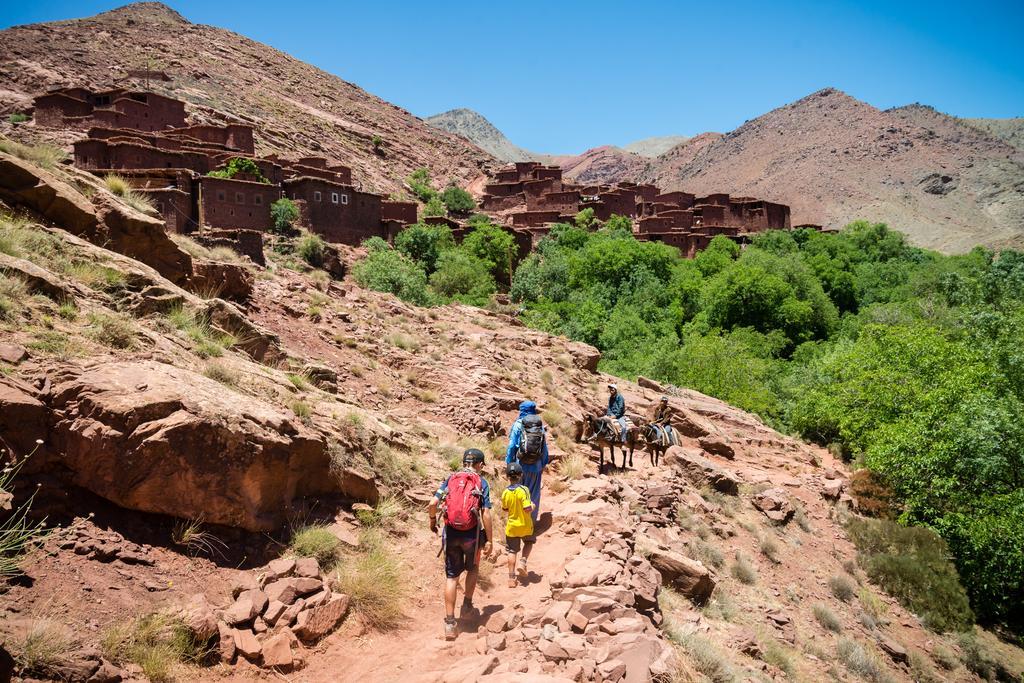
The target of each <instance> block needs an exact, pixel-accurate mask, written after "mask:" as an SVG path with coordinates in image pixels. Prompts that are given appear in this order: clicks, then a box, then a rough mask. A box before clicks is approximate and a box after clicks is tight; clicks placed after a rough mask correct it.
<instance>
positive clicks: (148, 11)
mask: <svg viewBox="0 0 1024 683" xmlns="http://www.w3.org/2000/svg"><path fill="white" fill-rule="evenodd" d="M96 18H102V19H128V20H132V21H142V22H145V23H169V22H173V23H179V24H190V23H192V22H190V21H189V20H188V19H186V18H185V17H183V16H182V15H181V14H179V13H178V12H177V11H176V10H175V9H173V8H172V7H169V6H167V5H165V4H164V3H162V2H133V3H129V4H127V5H122V6H121V7H117V8H115V9H112V10H109V11H107V12H101V13H99V14H97V15H96Z"/></svg>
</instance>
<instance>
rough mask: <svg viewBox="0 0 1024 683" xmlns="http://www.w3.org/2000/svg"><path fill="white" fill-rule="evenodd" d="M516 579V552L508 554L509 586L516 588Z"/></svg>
mask: <svg viewBox="0 0 1024 683" xmlns="http://www.w3.org/2000/svg"><path fill="white" fill-rule="evenodd" d="M518 583H519V582H518V581H517V580H516V553H513V552H509V554H508V587H509V588H515V587H516V586H517V585H518Z"/></svg>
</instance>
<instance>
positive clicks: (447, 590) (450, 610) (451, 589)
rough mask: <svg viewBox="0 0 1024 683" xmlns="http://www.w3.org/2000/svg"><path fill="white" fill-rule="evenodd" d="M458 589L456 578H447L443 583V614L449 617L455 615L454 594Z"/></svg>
mask: <svg viewBox="0 0 1024 683" xmlns="http://www.w3.org/2000/svg"><path fill="white" fill-rule="evenodd" d="M458 590H459V580H458V579H448V580H447V581H446V582H445V584H444V615H445V616H446V617H448V618H449V619H452V618H454V617H455V596H456V593H458Z"/></svg>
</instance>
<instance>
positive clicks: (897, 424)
mask: <svg viewBox="0 0 1024 683" xmlns="http://www.w3.org/2000/svg"><path fill="white" fill-rule="evenodd" d="M586 222H587V217H586V216H580V217H579V223H580V225H566V224H563V225H558V226H556V227H555V228H554V229H553V230H552V232H551V234H550V235H549V236H548V237H546V238H545V239H544V240H542V241H541V243H540V244H539V245H538V248H537V250H536V252H535V253H533V254H531V255H530V256H529V257H528V258H527V259H525V260H524V261H523V262H522V263H521V264H520V265H519V267H518V268H517V269H516V271H515V275H514V277H513V279H512V281H511V286H510V288H509V291H510V294H511V298H512V299H513V300H514V301H516V302H521V303H522V304H524V305H525V312H524V320H525V321H526V322H527V324H529V325H531V326H533V327H536V328H539V329H542V330H545V331H548V332H552V333H555V334H561V335H565V336H568V337H570V338H572V339H576V340H579V341H584V342H587V343H589V344H593V345H595V346H597V347H598V348H599V349H601V351H602V353H603V359H602V369H603V370H605V371H607V372H609V373H612V374H616V375H619V376H622V377H628V378H635V377H637V376H638V375H644V376H648V377H652V378H655V379H657V380H660V381H664V382H668V383H671V384H675V385H679V386H686V387H690V388H693V389H696V390H698V391H701V392H704V393H707V394H710V395H712V396H715V397H717V398H720V399H723V400H725V401H727V402H729V403H732V404H734V405H737V406H740V407H742V408H744V409H747V410H750V411H752V412H755V413H757V414H758V415H760V416H761V417H762V418H763V419H765V420H766V421H768V422H769V423H771V424H773V425H774V426H776V427H778V428H780V429H782V430H784V431H790V432H794V433H798V434H799V435H801V436H803V437H804V438H806V439H809V440H812V441H815V442H818V443H821V444H823V445H831V446H833V448H835V449H838V452H840V453H842V454H843V455H844V457H846V458H848V459H853V460H854V461H855V463H856V464H858V465H863V466H864V467H866V468H869V469H870V470H871V471H872V472H874V473H875V474H876V475H878V476H877V479H878V480H879V481H880V482H881V483H882V484H883V486H884V488H885V489H890V490H889V491H887V494H888V495H890V496H891V498H892V508H891V509H890V508H889V507H888V506H886V505H883V506H882V507H881V508H880V512H881V513H882V515H883V516H892V517H896V518H898V521H900V522H902V523H904V524H908V525H925V526H928V527H931V528H932V529H933V530H935V531H937V532H938V533H939V534H940V535H941V536H942V538H943V539H945V541H946V543H948V551H946V550H945V549H944V548H942V549H940V551H939V554H940V555H941V554H942V553H945V552H951V553H952V555H953V557H954V558H955V561H956V565H957V567H958V569H959V571H960V574H961V576H962V578H963V583H964V586H965V588H966V590H967V593H968V595H969V596H970V599H971V605H972V607H973V609H974V611H975V612H976V614H977V615H978V617H979V618H980V619H981V620H983V621H987V622H1001V623H1005V624H1010V625H1012V626H1013V627H1014V628H1015V629H1017V630H1018V631H1019V630H1020V628H1021V618H1022V612H1021V603H1020V600H1019V596H1020V592H1021V590H1022V588H1024V585H1022V578H1021V577H1022V576H1024V461H1022V453H1024V254H1021V253H1019V252H1016V251H1011V250H1006V251H1002V252H1000V253H993V252H991V251H988V250H986V249H983V248H977V249H975V250H974V251H972V252H971V253H970V254H967V255H963V256H943V255H941V254H938V253H936V252H932V251H927V250H924V249H919V248H916V247H912V246H910V245H908V244H907V242H906V240H905V238H904V236H903V235H901V234H900V233H898V232H895V231H893V230H890V229H889V228H888V227H886V226H885V225H882V224H870V223H866V222H857V223H852V224H850V225H849V226H848V227H847V228H846V229H845V230H843V231H842V232H841V233H819V232H816V231H813V230H797V231H794V232H790V233H785V232H771V233H767V234H764V235H762V236H760V237H758V238H757V239H756V240H755V242H754V244H753V245H752V246H750V247H749V248H747V249H745V250H742V251H741V250H740V248H739V247H738V246H737V245H736V244H735V243H734V242H732V241H730V240H729V239H727V238H725V237H717V238H715V240H714V241H713V242H712V243H711V246H710V247H709V248H708V249H707V250H705V251H704V252H702V253H701V254H700V255H699V256H698V257H697V258H695V259H693V260H686V259H683V258H681V257H680V255H679V253H678V251H677V250H676V249H675V248H673V247H669V246H666V245H663V244H660V243H656V242H639V241H637V240H636V239H634V237H633V236H632V234H631V232H630V230H629V221H628V220H627V219H623V218H619V217H613V218H612V220H610V221H608V222H607V223H606V224H605V225H604V226H603V227H601V229H599V230H597V231H594V232H590V231H588V230H587V229H585V227H582V226H585V224H586ZM492 229H493V228H492V226H487V225H486V224H485V223H481V224H480V225H479V226H478V228H477V232H476V233H474V234H473V235H471V237H470V238H469V239H467V241H466V243H465V244H464V245H463V246H462V247H458V248H456V247H455V246H454V243H453V242H451V240H450V235H446V234H445V233H444V228H443V227H440V228H439V227H436V226H414V227H413V228H410V229H408V230H407V231H406V232H405V233H403V234H401V235H400V236H399V238H398V240H397V241H396V243H397V245H398V246H397V249H396V250H389V249H386V248H384V247H383V245H380V246H378V247H374V248H372V249H371V252H372V253H371V255H370V257H369V259H368V260H367V261H364V262H363V263H362V264H361V265H360V266H357V270H356V277H357V279H361V281H362V282H363V283H364V284H366V285H368V286H371V287H376V288H380V289H387V290H388V291H392V292H395V293H397V294H399V295H400V296H403V297H404V298H406V299H407V300H410V301H414V302H416V303H420V304H425V303H431V302H439V301H446V300H451V299H452V298H456V299H459V300H461V301H463V302H465V303H474V304H478V305H479V304H483V303H485V302H486V300H487V298H488V296H489V295H490V293H492V292H494V291H495V290H496V289H497V288H498V285H499V281H498V280H496V279H495V278H494V274H495V273H496V272H498V273H500V272H501V271H503V270H504V268H505V267H506V264H505V263H502V264H500V265H497V264H495V261H494V256H493V254H494V253H498V254H500V253H502V248H503V247H501V246H498V247H496V248H495V247H494V245H493V244H492V252H491V254H492V255H491V256H490V257H488V256H486V254H485V249H484V248H483V247H482V246H481V245H483V244H490V242H488V241H487V238H486V235H487V234H490V232H491V231H492ZM398 264H402V265H401V267H397V265H398ZM403 269H404V270H403ZM371 270H375V271H379V272H380V273H390V274H391V277H392V278H394V277H395V274H396V273H402V272H410V273H412V275H410V276H409V277H408V278H407V280H408V281H411V282H414V283H418V284H413V285H411V286H410V285H409V284H408V281H403V283H402V285H401V286H397V285H396V286H379V285H375V284H374V283H373V282H371V281H370V279H369V278H368V277H367V275H366V273H367V272H368V271H371ZM361 274H362V275H361ZM428 277H429V283H430V285H429V286H427V281H428V280H427V278H428ZM452 283H458V284H457V285H453V284H452Z"/></svg>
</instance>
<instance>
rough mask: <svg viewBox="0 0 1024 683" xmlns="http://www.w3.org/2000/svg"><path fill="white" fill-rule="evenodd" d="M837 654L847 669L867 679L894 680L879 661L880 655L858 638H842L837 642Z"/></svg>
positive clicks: (877, 682) (881, 682)
mask: <svg viewBox="0 0 1024 683" xmlns="http://www.w3.org/2000/svg"><path fill="white" fill-rule="evenodd" d="M836 655H838V657H839V661H841V662H842V663H843V664H844V665H845V666H846V668H847V669H849V670H850V671H852V672H853V673H855V674H857V675H858V676H860V677H861V678H863V679H864V680H865V681H871V682H872V683H888V682H889V681H892V680H893V678H892V676H890V675H889V672H888V671H886V670H885V667H884V666H883V665H882V663H881V662H880V661H878V657H876V656H875V655H874V654H873V653H872V652H871V651H870V650H868V649H867V648H866V647H864V646H863V645H861V644H860V643H858V642H857V641H856V640H852V639H850V638H840V639H839V642H838V643H837V644H836Z"/></svg>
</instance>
